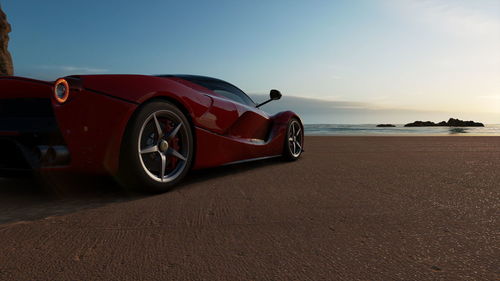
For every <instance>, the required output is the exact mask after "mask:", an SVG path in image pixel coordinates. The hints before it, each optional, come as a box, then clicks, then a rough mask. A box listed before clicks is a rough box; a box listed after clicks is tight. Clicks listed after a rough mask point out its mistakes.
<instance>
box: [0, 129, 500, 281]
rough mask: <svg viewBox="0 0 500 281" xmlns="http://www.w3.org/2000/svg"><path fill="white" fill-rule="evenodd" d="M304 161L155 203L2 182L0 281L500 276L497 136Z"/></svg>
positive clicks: (367, 144)
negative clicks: (56, 191)
mask: <svg viewBox="0 0 500 281" xmlns="http://www.w3.org/2000/svg"><path fill="white" fill-rule="evenodd" d="M305 150H306V151H305V153H304V154H303V157H302V158H301V159H300V160H299V161H296V162H293V163H288V162H282V161H280V160H279V159H274V160H267V161H260V162H253V163H247V164H240V165H236V166H226V167H220V168H215V169H209V170H204V171H195V172H193V173H192V174H191V175H190V176H189V179H187V180H186V181H185V182H184V183H183V184H181V185H180V186H179V187H178V188H176V189H175V190H173V191H171V192H168V193H165V194H160V195H154V196H146V195H144V194H132V193H125V192H123V191H120V190H118V189H117V187H116V186H114V184H112V183H111V182H110V181H106V180H100V179H99V180H93V179H86V180H85V181H81V180H79V181H78V184H76V183H75V184H74V186H73V185H72V184H70V185H69V186H66V189H67V190H66V191H65V192H64V193H61V192H59V193H58V194H59V195H57V196H56V195H54V194H51V193H48V192H46V191H44V189H43V188H42V187H41V186H40V185H39V184H37V183H36V182H34V181H32V180H29V179H24V180H12V179H0V253H1V254H0V280H231V281H233V280H498V279H499V278H500V271H499V264H500V246H499V245H500V241H499V240H500V239H499V238H500V232H499V230H500V222H499V219H498V218H499V217H500V213H499V210H500V137H306V147H305ZM62 188H64V187H62ZM68 190H69V191H68Z"/></svg>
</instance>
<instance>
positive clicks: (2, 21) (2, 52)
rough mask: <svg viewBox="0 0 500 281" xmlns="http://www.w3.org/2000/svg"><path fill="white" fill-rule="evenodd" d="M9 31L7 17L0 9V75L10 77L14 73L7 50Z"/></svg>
mask: <svg viewBox="0 0 500 281" xmlns="http://www.w3.org/2000/svg"><path fill="white" fill-rule="evenodd" d="M10 31H11V29H10V24H9V22H7V16H6V15H5V13H4V12H3V11H2V7H0V75H12V74H13V73H14V67H13V65H12V57H11V55H10V53H9V50H8V46H9V32H10Z"/></svg>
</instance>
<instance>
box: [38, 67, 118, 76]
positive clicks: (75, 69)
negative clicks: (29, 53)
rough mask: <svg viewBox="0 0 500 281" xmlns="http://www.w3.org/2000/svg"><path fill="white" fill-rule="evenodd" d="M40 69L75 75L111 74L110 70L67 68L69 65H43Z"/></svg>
mask: <svg viewBox="0 0 500 281" xmlns="http://www.w3.org/2000/svg"><path fill="white" fill-rule="evenodd" d="M38 68H41V69H49V70H54V71H64V72H74V73H73V74H75V73H104V72H109V70H108V69H103V68H94V67H81V66H67V65H41V66H39V67H38Z"/></svg>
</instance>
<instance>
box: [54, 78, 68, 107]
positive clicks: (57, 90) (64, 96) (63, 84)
mask: <svg viewBox="0 0 500 281" xmlns="http://www.w3.org/2000/svg"><path fill="white" fill-rule="evenodd" d="M68 97H69V85H68V81H66V80H65V79H63V78H61V79H57V81H56V84H55V86H54V98H55V99H56V101H57V102H58V103H65V102H66V101H67V100H68Z"/></svg>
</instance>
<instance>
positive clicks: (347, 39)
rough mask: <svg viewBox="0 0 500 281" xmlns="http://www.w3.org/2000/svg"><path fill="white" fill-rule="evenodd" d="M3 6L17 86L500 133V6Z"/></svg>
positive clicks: (471, 2)
mask: <svg viewBox="0 0 500 281" xmlns="http://www.w3.org/2000/svg"><path fill="white" fill-rule="evenodd" d="M0 4H1V5H2V8H3V9H4V11H5V12H6V14H7V16H8V19H9V21H10V23H11V25H12V29H13V31H12V33H11V34H10V37H11V41H10V45H9V49H10V51H11V53H12V56H13V59H14V66H15V75H18V76H27V77H32V78H37V79H43V80H55V79H56V78H58V77H61V76H65V75H71V74H90V73H103V74H111V73H138V74H180V73H183V74H200V75H207V76H213V77H217V78H220V79H223V80H226V81H229V82H231V83H233V84H235V85H237V86H238V87H240V88H241V89H243V90H244V91H245V92H247V93H249V94H250V95H251V96H252V97H254V98H255V99H265V96H264V94H267V93H268V92H269V90H270V89H272V88H273V89H279V90H280V91H281V92H282V93H283V96H284V98H283V100H282V101H278V102H274V103H279V104H270V105H269V106H268V107H266V108H265V109H267V110H268V111H270V112H273V111H276V110H281V109H283V108H290V109H292V110H294V111H296V112H298V113H299V114H301V115H302V117H303V119H304V121H305V123H333V124H355V123H365V124H366V123H369V124H373V123H406V122H412V121H415V120H417V119H418V120H432V121H441V120H445V119H448V118H449V117H456V118H461V119H470V120H476V121H482V122H485V123H490V124H500V1H498V0H468V1H466V0H343V1H335V0H327V1H319V0H304V1H298V0H276V1H270V0H268V1H259V0H252V1H251V0H239V1H234V0H233V1H189V0H183V1H165V0H143V1H127V0H107V1H103V0H99V1H96V0H87V1H76V0H64V1H63V0H51V1H39V0H36V1H35V0H0ZM258 101H260V100H258ZM292 107H293V108H292Z"/></svg>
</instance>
